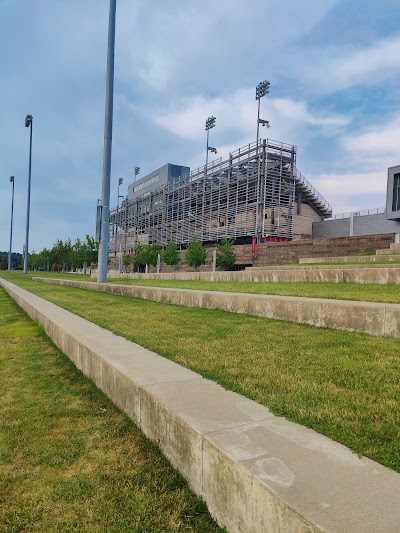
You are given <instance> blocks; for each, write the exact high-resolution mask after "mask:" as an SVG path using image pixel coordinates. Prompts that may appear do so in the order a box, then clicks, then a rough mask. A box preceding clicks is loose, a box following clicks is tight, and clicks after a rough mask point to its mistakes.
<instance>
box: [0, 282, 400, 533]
mask: <svg viewBox="0 0 400 533" xmlns="http://www.w3.org/2000/svg"><path fill="white" fill-rule="evenodd" d="M0 285H2V286H3V287H4V288H5V289H6V290H7V292H8V293H9V294H10V295H11V296H12V297H13V298H14V299H15V300H16V301H17V303H18V304H19V305H20V306H21V307H22V308H23V309H24V310H25V311H26V312H27V313H28V314H29V315H30V316H31V317H32V318H33V319H34V320H36V321H37V322H39V323H40V324H42V325H43V327H44V330H45V332H46V333H47V335H49V337H50V338H51V339H52V340H53V341H54V343H55V344H56V345H57V346H58V347H59V348H60V349H61V350H62V351H63V352H64V353H65V354H66V355H67V356H68V357H69V358H70V359H71V360H72V361H73V362H74V364H75V365H76V366H77V367H78V368H79V369H80V370H82V372H83V373H84V374H86V375H87V376H89V377H90V378H91V379H92V380H93V381H94V382H95V383H96V385H97V386H98V387H99V388H100V389H101V390H103V391H104V392H105V393H106V394H107V395H108V396H109V397H110V398H111V399H112V401H113V402H114V403H115V404H116V405H117V406H119V407H120V408H121V409H122V410H124V411H125V412H126V413H127V414H128V415H129V416H130V417H131V418H132V419H133V420H134V421H135V422H136V423H137V424H138V425H139V427H140V428H141V429H142V431H143V432H144V434H145V435H147V436H148V437H149V438H150V439H152V440H154V441H155V442H157V443H158V444H159V446H160V448H161V450H162V451H163V453H164V454H165V455H166V456H167V457H168V458H169V460H170V461H171V462H172V464H173V465H174V466H175V467H176V468H178V469H179V470H180V472H181V473H182V474H183V475H184V476H185V477H186V478H187V479H188V481H189V483H190V485H191V487H192V488H193V489H194V491H195V492H196V493H197V494H199V495H200V496H202V497H203V499H204V500H205V501H206V503H207V505H208V508H209V510H210V512H211V514H212V515H213V516H214V518H215V519H216V520H217V521H218V523H219V524H220V525H222V526H226V527H227V530H228V531H230V532H233V533H239V532H241V533H254V532H260V533H261V532H269V533H303V532H304V533H306V532H307V533H314V532H315V533H316V532H319V533H321V532H330V533H348V532H350V531H351V532H352V533H380V532H382V533H398V531H399V524H400V505H399V503H400V502H399V494H400V475H399V474H398V473H396V472H393V471H391V470H389V469H387V468H384V467H382V466H381V465H379V464H377V463H375V462H373V461H370V460H369V459H366V458H359V457H357V455H355V454H354V453H352V452H351V451H350V450H348V449H347V448H345V447H344V446H342V445H340V444H338V443H335V442H333V441H331V440H330V439H328V438H326V437H324V436H322V435H319V434H318V433H315V432H314V431H312V430H309V429H307V428H305V427H303V426H300V425H298V424H294V423H292V422H288V421H287V420H285V419H282V418H278V417H276V416H274V415H272V414H271V413H270V411H269V410H268V409H267V408H266V407H264V406H261V405H259V404H257V403H255V402H253V401H251V400H248V399H246V398H244V397H243V396H240V395H238V394H235V393H232V392H229V391H226V390H224V389H223V388H222V387H220V386H218V385H216V384H215V383H213V382H211V381H209V380H206V379H203V378H202V377H201V376H200V375H198V374H196V373H194V372H192V371H190V370H187V369H185V368H182V367H180V366H179V365H176V364H175V363H172V362H171V361H167V360H165V359H163V358H162V357H160V356H158V355H156V354H154V353H153V352H150V351H148V350H146V349H144V348H141V347H140V346H138V345H136V344H133V343H131V342H129V341H126V340H125V339H123V338H121V337H118V336H116V335H114V334H112V333H110V332H108V331H106V330H104V329H102V328H100V327H98V326H95V325H94V324H92V323H90V322H88V321H86V320H84V319H82V318H80V317H77V316H75V315H73V314H72V313H69V312H68V311H65V310H63V309H61V308H60V307H58V306H56V305H54V304H52V303H50V302H47V301H46V300H43V299H42V298H39V297H38V296H35V295H32V294H30V293H28V292H27V291H25V290H23V289H21V288H19V287H16V286H15V285H13V284H11V283H9V282H6V281H4V280H2V279H0Z"/></svg>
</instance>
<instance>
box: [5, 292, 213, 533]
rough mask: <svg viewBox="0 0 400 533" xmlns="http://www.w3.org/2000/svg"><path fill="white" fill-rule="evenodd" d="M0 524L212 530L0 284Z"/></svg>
mask: <svg viewBox="0 0 400 533" xmlns="http://www.w3.org/2000/svg"><path fill="white" fill-rule="evenodd" d="M0 339H1V342H0V390H1V395H0V531H1V532H9V531H10V532H11V531H21V532H22V531H49V532H50V531H51V532H54V531H70V532H73V531H90V532H105V531H107V532H115V533H119V532H122V531H124V532H150V531H151V532H153V531H154V532H160V533H164V532H175V531H196V532H199V533H200V532H201V533H204V532H211V531H220V529H219V528H218V527H217V526H216V525H215V523H214V522H213V521H212V520H211V518H210V516H209V515H208V513H207V511H206V508H205V505H204V504H203V503H202V502H201V501H200V500H199V499H198V498H197V497H196V496H194V495H193V493H191V492H190V490H189V489H188V487H187V484H186V482H185V481H184V480H183V479H182V477H181V476H180V475H179V474H178V473H177V472H176V471H175V470H174V469H173V468H172V467H171V466H170V465H169V464H168V462H167V460H166V459H165V458H164V457H163V456H162V455H161V454H160V452H159V450H158V449H157V448H156V447H155V446H154V445H153V444H151V443H150V442H149V441H148V440H146V439H145V438H144V437H143V436H142V434H141V433H140V431H139V430H138V429H137V428H136V427H135V426H134V424H133V423H132V422H131V421H130V420H129V419H128V418H127V417H126V416H125V415H123V414H122V413H121V412H119V411H118V410H117V409H116V408H115V407H114V406H113V405H112V403H111V402H110V401H109V400H108V399H107V398H106V397H105V396H104V395H103V394H102V393H101V392H100V391H99V390H97V388H96V387H95V386H94V384H93V383H92V382H90V381H89V380H88V379H86V378H85V377H84V376H83V375H82V374H81V373H80V372H79V371H77V370H76V368H75V367H74V366H73V365H72V363H71V362H70V361H69V360H68V359H67V358H66V357H65V356H64V355H62V354H61V353H60V352H59V351H58V350H57V349H56V348H55V347H54V345H53V344H52V343H51V342H50V341H49V340H48V339H47V338H46V337H45V335H44V334H43V333H42V330H41V328H40V327H39V326H37V325H36V324H34V323H33V322H32V321H31V320H29V319H28V317H27V316H26V315H25V314H24V313H23V312H22V311H21V310H20V309H19V308H18V307H17V305H16V304H15V303H14V302H13V301H12V300H11V299H10V298H9V297H8V295H6V293H5V292H4V290H3V289H0Z"/></svg>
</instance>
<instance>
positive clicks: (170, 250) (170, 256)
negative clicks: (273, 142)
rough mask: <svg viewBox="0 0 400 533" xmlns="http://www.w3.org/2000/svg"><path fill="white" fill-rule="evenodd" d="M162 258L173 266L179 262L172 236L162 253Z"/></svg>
mask: <svg viewBox="0 0 400 533" xmlns="http://www.w3.org/2000/svg"><path fill="white" fill-rule="evenodd" d="M162 260H163V261H164V263H165V264H166V265H169V266H175V265H177V264H178V263H179V260H180V256H179V251H178V247H177V246H176V242H175V240H174V238H173V237H172V238H171V240H170V241H169V243H168V244H167V246H166V247H165V248H164V250H163V253H162Z"/></svg>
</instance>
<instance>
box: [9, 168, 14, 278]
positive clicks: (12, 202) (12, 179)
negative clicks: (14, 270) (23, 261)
mask: <svg viewBox="0 0 400 533" xmlns="http://www.w3.org/2000/svg"><path fill="white" fill-rule="evenodd" d="M14 180H15V178H14V176H11V178H10V181H11V183H12V196H11V226H10V251H9V253H8V270H11V254H12V230H13V214H14Z"/></svg>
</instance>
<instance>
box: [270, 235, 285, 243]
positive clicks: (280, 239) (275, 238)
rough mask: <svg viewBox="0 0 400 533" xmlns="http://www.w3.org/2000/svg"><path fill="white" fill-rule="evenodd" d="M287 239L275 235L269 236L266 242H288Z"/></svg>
mask: <svg viewBox="0 0 400 533" xmlns="http://www.w3.org/2000/svg"><path fill="white" fill-rule="evenodd" d="M286 241H287V239H286V237H275V236H274V235H267V236H266V237H265V242H286Z"/></svg>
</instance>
